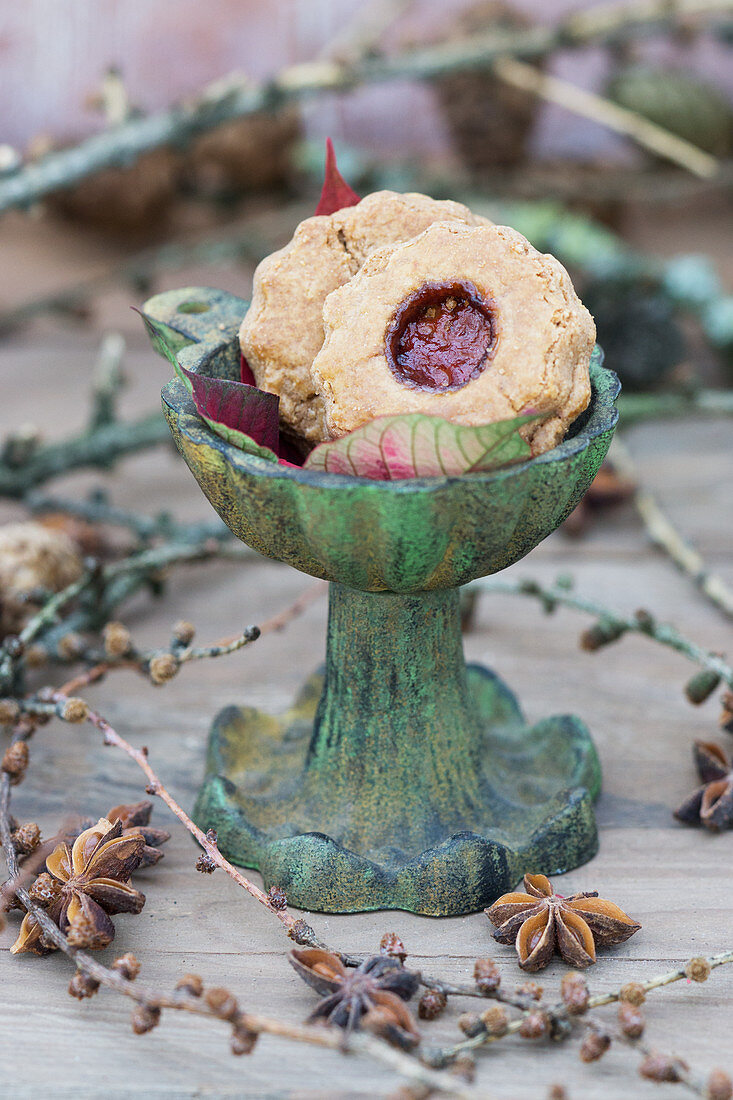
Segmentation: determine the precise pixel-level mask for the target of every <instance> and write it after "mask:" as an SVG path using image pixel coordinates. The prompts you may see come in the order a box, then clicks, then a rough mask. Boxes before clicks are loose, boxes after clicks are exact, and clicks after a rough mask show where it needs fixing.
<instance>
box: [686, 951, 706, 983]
mask: <svg viewBox="0 0 733 1100" xmlns="http://www.w3.org/2000/svg"><path fill="white" fill-rule="evenodd" d="M711 971H712V967H711V965H710V963H709V962H708V960H707V959H703V958H702V957H701V956H700V955H696V956H695V958H694V959H690V961H689V962H688V964H687V966H686V967H685V975H686V977H687V978H689V980H690V981H691V982H706V981H707V980H708V978H709V977H710V973H711Z"/></svg>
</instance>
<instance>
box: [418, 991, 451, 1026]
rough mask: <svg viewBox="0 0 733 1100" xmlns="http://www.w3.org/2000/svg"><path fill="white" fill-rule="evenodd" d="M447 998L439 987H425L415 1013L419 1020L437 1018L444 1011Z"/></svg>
mask: <svg viewBox="0 0 733 1100" xmlns="http://www.w3.org/2000/svg"><path fill="white" fill-rule="evenodd" d="M447 1004H448V998H447V997H446V995H445V993H441V991H440V990H439V989H426V990H425V992H424V993H423V995H422V997H421V998H420V1001H419V1003H418V1006H417V1014H418V1016H419V1017H420V1019H421V1020H437V1018H438V1016H440V1014H441V1013H442V1012H444V1011H445V1007H446V1005H447Z"/></svg>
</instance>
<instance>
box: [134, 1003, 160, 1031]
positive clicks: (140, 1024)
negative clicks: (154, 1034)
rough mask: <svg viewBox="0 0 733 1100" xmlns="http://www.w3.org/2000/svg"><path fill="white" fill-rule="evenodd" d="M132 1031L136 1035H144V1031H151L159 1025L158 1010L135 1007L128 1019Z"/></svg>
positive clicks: (155, 1008)
mask: <svg viewBox="0 0 733 1100" xmlns="http://www.w3.org/2000/svg"><path fill="white" fill-rule="evenodd" d="M130 1021H131V1023H132V1030H133V1031H134V1032H135V1034H136V1035H144V1034H145V1032H146V1031H152V1030H153V1028H154V1027H157V1026H158V1024H159V1023H160V1009H159V1008H157V1007H150V1006H149V1005H137V1007H136V1008H134V1009H133V1011H132V1016H131V1017H130Z"/></svg>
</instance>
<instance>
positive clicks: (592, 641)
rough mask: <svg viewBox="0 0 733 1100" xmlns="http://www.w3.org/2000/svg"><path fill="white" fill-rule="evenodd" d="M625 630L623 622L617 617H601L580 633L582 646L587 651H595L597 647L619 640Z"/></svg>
mask: <svg viewBox="0 0 733 1100" xmlns="http://www.w3.org/2000/svg"><path fill="white" fill-rule="evenodd" d="M625 632H626V627H625V625H624V624H623V623H620V622H617V621H616V620H615V619H600V620H599V621H598V622H597V623H594V624H593V626H589V627H588V629H587V630H584V631H583V633H582V634H581V635H580V648H581V649H584V650H585V651H586V652H587V653H594V652H595V651H596V650H597V649H601V648H602V647H603V646H605V645H610V644H611V642H616V641H618V639H619V638H620V637H621V636H622V635H623V634H625Z"/></svg>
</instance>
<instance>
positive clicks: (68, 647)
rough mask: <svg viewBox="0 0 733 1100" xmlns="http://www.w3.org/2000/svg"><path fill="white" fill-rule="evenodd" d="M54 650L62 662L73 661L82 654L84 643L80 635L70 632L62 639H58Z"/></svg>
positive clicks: (84, 647)
mask: <svg viewBox="0 0 733 1100" xmlns="http://www.w3.org/2000/svg"><path fill="white" fill-rule="evenodd" d="M56 649H57V650H58V655H59V657H60V658H61V660H62V661H75V660H76V659H77V657H81V655H82V654H83V653H84V650H85V649H86V643H85V641H84V639H83V638H82V636H81V635H80V634H75V633H74V631H73V630H70V631H69V633H68V634H64V636H63V638H59V641H58V643H57V646H56Z"/></svg>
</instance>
